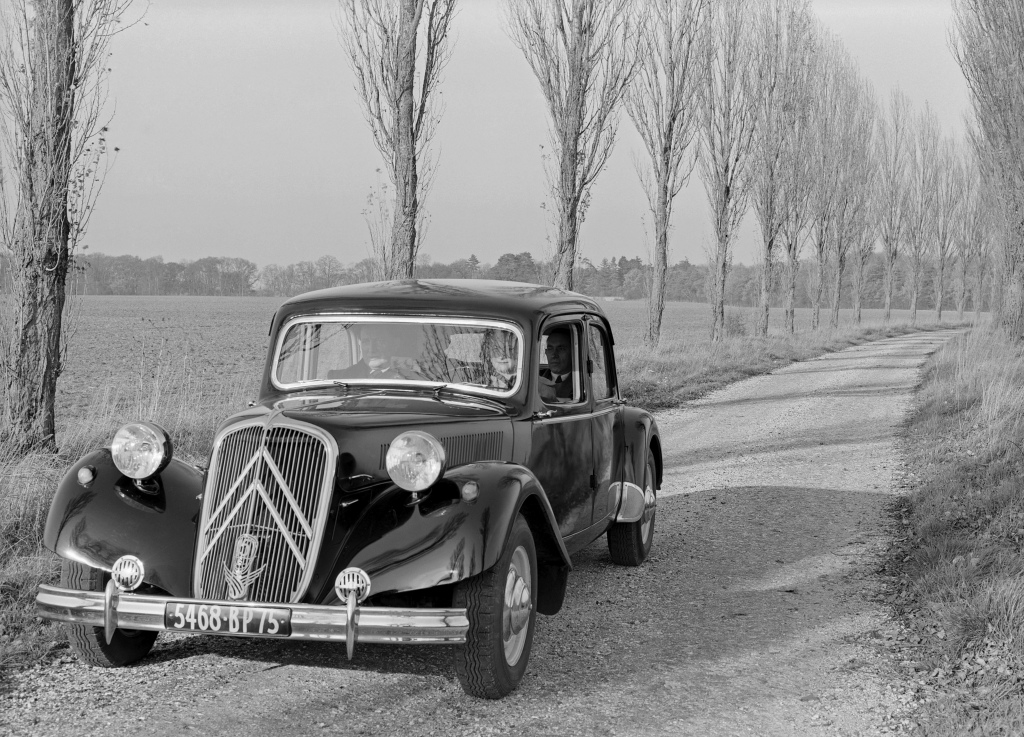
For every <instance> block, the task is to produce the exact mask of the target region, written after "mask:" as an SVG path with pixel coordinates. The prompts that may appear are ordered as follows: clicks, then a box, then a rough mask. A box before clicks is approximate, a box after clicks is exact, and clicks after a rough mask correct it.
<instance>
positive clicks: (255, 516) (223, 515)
mask: <svg viewBox="0 0 1024 737" xmlns="http://www.w3.org/2000/svg"><path fill="white" fill-rule="evenodd" d="M336 457H337V449H336V446H335V444H334V441H333V439H332V438H330V436H328V435H326V434H325V433H323V432H321V431H320V430H318V429H317V428H315V427H312V426H309V425H302V424H300V423H293V422H290V421H280V422H276V423H274V424H273V425H272V426H271V427H270V428H265V427H264V425H263V423H262V422H261V423H258V424H254V423H249V424H245V425H242V426H235V427H232V428H230V429H229V430H228V431H227V432H226V433H225V434H223V435H221V436H220V437H219V438H218V439H217V441H216V443H215V444H214V449H213V457H212V459H211V461H210V473H209V477H208V479H207V482H206V493H205V494H204V495H203V512H202V517H201V519H200V527H199V546H198V549H197V550H196V565H195V576H194V581H195V583H194V585H193V590H194V595H195V596H196V597H198V598H203V599H233V600H238V601H264V602H276V603H289V602H298V601H300V600H301V599H302V597H303V595H305V593H306V588H307V587H308V586H309V579H310V577H311V576H312V575H313V567H314V566H315V565H316V558H317V554H318V552H319V548H320V541H321V538H322V537H323V528H324V524H325V522H326V518H327V509H328V506H329V504H330V500H331V491H332V487H333V480H334V462H335V460H334V459H335V458H336Z"/></svg>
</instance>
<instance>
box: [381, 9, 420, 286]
mask: <svg viewBox="0 0 1024 737" xmlns="http://www.w3.org/2000/svg"><path fill="white" fill-rule="evenodd" d="M422 9H423V4H422V2H418V0H401V5H400V6H399V15H398V66H397V69H396V74H397V88H398V109H397V115H396V116H395V144H396V146H395V161H394V175H395V222H394V225H393V226H392V229H391V253H392V255H393V258H392V262H391V266H392V269H393V273H391V274H389V275H388V278H389V279H397V278H402V277H405V278H407V279H408V278H412V274H413V269H414V268H415V266H416V214H417V212H418V211H419V202H418V201H417V200H418V182H417V171H416V158H417V157H416V135H415V118H414V115H415V100H414V96H413V91H414V90H415V88H416V33H417V30H418V29H419V24H420V13H421V12H422Z"/></svg>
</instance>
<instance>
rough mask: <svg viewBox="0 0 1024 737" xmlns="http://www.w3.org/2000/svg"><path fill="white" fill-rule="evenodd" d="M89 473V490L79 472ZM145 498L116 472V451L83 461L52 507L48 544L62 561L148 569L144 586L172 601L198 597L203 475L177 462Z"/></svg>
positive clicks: (105, 451) (70, 473)
mask: <svg viewBox="0 0 1024 737" xmlns="http://www.w3.org/2000/svg"><path fill="white" fill-rule="evenodd" d="M87 466H88V467H90V468H91V469H92V470H93V473H94V474H95V477H94V478H93V480H92V481H91V482H90V483H89V484H88V485H82V484H81V483H79V481H78V471H79V470H80V469H82V468H84V467H87ZM153 482H154V483H153V486H154V489H153V491H152V493H148V492H145V491H140V490H139V489H138V488H137V487H136V486H135V484H134V482H133V481H132V480H131V479H129V478H128V477H126V476H124V475H123V474H122V473H121V472H120V471H119V470H118V469H117V467H116V466H115V465H114V461H113V459H112V458H111V457H110V450H109V449H106V448H104V449H102V450H97V451H95V452H93V453H90V454H89V455H87V456H85V457H83V458H82V459H80V460H79V461H78V462H77V463H76V464H75V465H73V466H72V467H71V469H70V470H69V471H68V472H67V474H66V475H65V476H64V478H63V480H62V481H61V482H60V485H59V486H58V487H57V493H56V495H55V496H54V498H53V502H52V504H51V505H50V513H49V515H48V516H47V518H46V527H45V528H44V531H43V544H44V545H45V546H46V547H47V548H49V549H50V550H52V551H53V552H55V553H56V554H57V555H59V556H60V557H62V558H67V559H69V560H74V561H77V562H79V563H84V564H86V565H88V566H91V567H93V568H101V569H104V570H110V568H111V566H113V564H114V561H116V560H117V559H118V558H120V557H121V556H122V555H134V556H136V557H137V558H139V559H140V560H141V561H142V563H143V565H144V566H145V569H146V576H145V582H146V583H148V584H152V585H153V586H156V587H157V588H159V589H161V590H163V591H166V592H167V593H168V594H170V595H172V596H191V581H192V557H193V554H194V551H195V537H196V524H197V521H198V518H199V508H200V504H201V503H202V502H201V497H202V493H203V472H202V471H201V470H199V469H197V468H195V467H194V466H190V465H188V464H187V463H183V462H181V461H178V460H176V459H173V458H172V459H171V462H170V463H169V464H168V465H167V468H165V469H164V470H163V471H161V472H160V473H159V474H158V475H157V476H156V477H155V478H154V479H153Z"/></svg>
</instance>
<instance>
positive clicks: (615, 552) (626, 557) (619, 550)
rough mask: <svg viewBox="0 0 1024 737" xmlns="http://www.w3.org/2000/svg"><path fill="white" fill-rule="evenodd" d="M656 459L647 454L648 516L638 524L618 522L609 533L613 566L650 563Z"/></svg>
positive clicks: (645, 504)
mask: <svg viewBox="0 0 1024 737" xmlns="http://www.w3.org/2000/svg"><path fill="white" fill-rule="evenodd" d="M657 478H658V476H657V473H656V472H655V470H654V459H653V458H651V456H650V454H648V455H647V463H646V464H645V466H644V514H643V516H642V517H641V518H640V519H638V520H637V521H636V522H617V523H615V524H614V525H612V526H611V528H609V530H608V552H609V553H611V557H612V563H615V564H616V565H620V566H638V565H640V564H641V563H643V562H644V561H645V560H647V556H648V555H650V553H651V544H652V543H653V542H654V513H655V511H657V508H658V496H657V492H656V491H655V489H654V487H655V485H656V484H657Z"/></svg>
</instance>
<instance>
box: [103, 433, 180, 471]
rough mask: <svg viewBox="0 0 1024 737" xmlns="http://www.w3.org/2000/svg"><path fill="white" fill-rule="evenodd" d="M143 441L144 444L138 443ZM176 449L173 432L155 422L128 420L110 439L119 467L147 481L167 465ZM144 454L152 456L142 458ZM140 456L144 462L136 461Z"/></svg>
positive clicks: (111, 451)
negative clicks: (172, 436)
mask: <svg viewBox="0 0 1024 737" xmlns="http://www.w3.org/2000/svg"><path fill="white" fill-rule="evenodd" d="M140 442H141V443H143V447H135V446H136V445H137V444H138V443H140ZM173 453H174V449H173V447H172V446H171V437H170V435H168V434H167V431H166V430H164V429H163V428H162V427H160V426H159V425H157V424H156V423H155V422H128V423H125V424H124V425H122V426H121V427H120V428H118V430H117V432H116V433H114V439H113V440H112V441H111V443H110V456H111V459H112V460H113V461H114V465H115V466H116V467H117V470H118V471H120V472H121V473H122V474H124V475H125V476H127V477H128V478H130V479H133V480H135V481H147V480H149V479H151V478H153V477H154V476H156V475H157V474H159V473H160V472H161V471H163V470H164V469H165V468H167V464H168V463H170V462H171V456H172V455H173ZM126 454H127V455H126ZM145 454H148V455H149V456H150V457H149V458H148V459H145V458H140V456H143V455H145ZM139 460H141V461H142V462H143V465H141V466H139V464H138V463H137V462H133V461H139Z"/></svg>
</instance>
